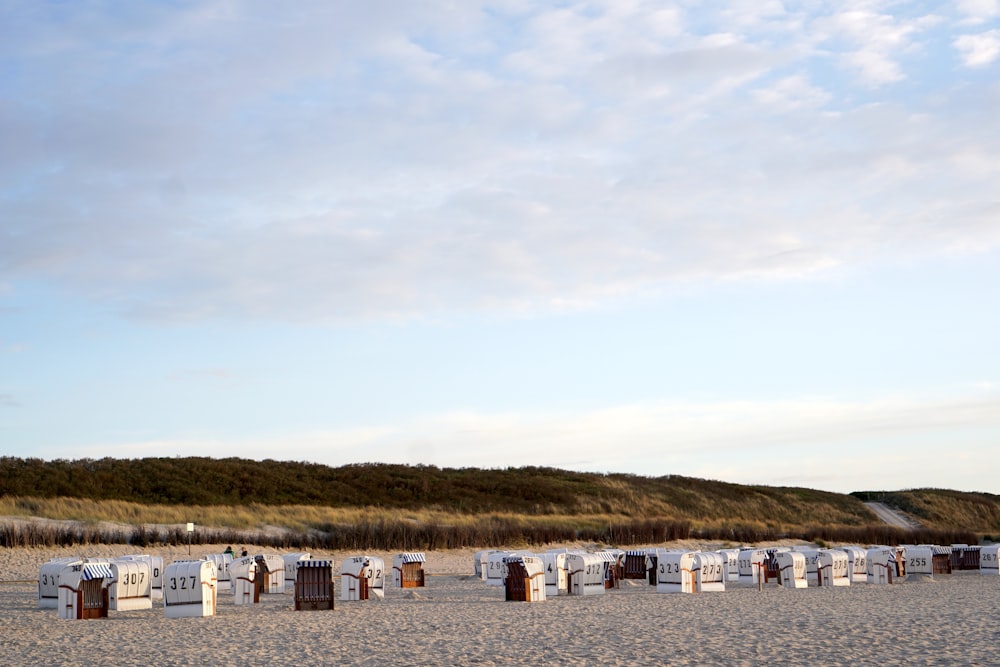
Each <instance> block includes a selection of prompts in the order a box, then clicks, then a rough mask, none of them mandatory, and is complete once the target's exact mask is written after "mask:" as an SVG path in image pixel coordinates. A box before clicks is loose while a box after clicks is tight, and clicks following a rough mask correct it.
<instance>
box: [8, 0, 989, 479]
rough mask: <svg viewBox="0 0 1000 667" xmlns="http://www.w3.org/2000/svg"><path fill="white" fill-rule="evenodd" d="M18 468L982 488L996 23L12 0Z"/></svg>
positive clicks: (447, 5)
mask: <svg viewBox="0 0 1000 667" xmlns="http://www.w3.org/2000/svg"><path fill="white" fill-rule="evenodd" d="M0 142H2V150H0V452H2V453H3V454H5V455H12V456H22V457H26V456H37V457H41V458H45V459H55V458H70V459H76V458H83V457H91V458H99V457H104V456H113V457H129V458H136V457H145V456H187V455H209V456H216V457H228V456H239V457H246V458H254V459H265V458H272V459H282V460H299V461H317V462H321V463H327V464H330V465H341V464H346V463H353V462H366V461H384V462H394V463H427V464H434V465H438V466H443V467H466V466H476V467H506V466H523V465H544V466H555V467H560V468H570V469H576V470H587V471H596V472H630V473H638V474H643V475H657V476H658V475H667V474H678V475H689V476H696V477H704V478H712V479H722V480H726V481H733V482H742V483H758V484H770V485H796V486H798V485H801V486H809V487H814V488H821V489H828V490H833V491H844V492H847V491H853V490H860V489H900V488H913V487H925V486H935V487H945V488H955V489H961V490H968V491H989V492H992V493H1000V475H998V474H997V472H998V471H1000V354H998V352H997V341H998V340H1000V335H998V332H1000V308H998V307H997V304H998V303H1000V187H998V185H997V184H998V183H1000V1H998V0H967V1H962V2H955V3H933V2H910V3H900V2H881V1H877V0H876V1H859V2H842V3H817V2H808V1H803V2H785V3H781V2H771V3H768V2H759V1H755V2H730V3H713V4H711V5H710V8H707V9H706V7H705V6H704V5H703V3H695V2H675V3H668V2H642V1H639V0H635V1H622V0H613V1H609V2H580V3H577V2H558V3H533V2H527V1H520V0H510V1H508V2H493V3H478V2H461V3H452V2H423V3H393V2H369V3H360V4H359V3H339V2H327V1H325V0H324V1H323V2H297V3H293V4H292V5H291V6H289V5H288V4H287V3H285V4H284V5H281V6H279V5H277V4H275V3H270V2H249V1H242V0H226V1H221V0H220V1H215V2H213V1H206V2H173V3H162V2H155V3H154V2H139V1H136V2H86V1H83V2H72V3H61V2H52V3H45V2H37V1H25V2H17V1H0Z"/></svg>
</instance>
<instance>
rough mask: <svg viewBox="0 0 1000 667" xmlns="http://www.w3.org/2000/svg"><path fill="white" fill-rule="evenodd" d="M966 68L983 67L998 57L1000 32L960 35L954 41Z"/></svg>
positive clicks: (999, 55) (999, 54) (999, 52)
mask: <svg viewBox="0 0 1000 667" xmlns="http://www.w3.org/2000/svg"><path fill="white" fill-rule="evenodd" d="M954 46H955V48H956V49H957V50H958V51H959V53H961V54H962V61H963V62H964V63H965V66H966V67H985V66H986V65H989V64H991V63H992V62H994V61H995V60H996V59H997V57H1000V30H990V31H989V32H984V33H980V34H978V35H961V36H960V37H957V38H956V39H955V41H954Z"/></svg>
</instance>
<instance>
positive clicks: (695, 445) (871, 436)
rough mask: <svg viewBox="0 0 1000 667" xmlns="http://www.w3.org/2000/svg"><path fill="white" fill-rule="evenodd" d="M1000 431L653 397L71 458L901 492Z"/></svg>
mask: <svg viewBox="0 0 1000 667" xmlns="http://www.w3.org/2000/svg"><path fill="white" fill-rule="evenodd" d="M998 429H1000V402H998V401H997V399H996V398H995V397H993V398H983V397H982V396H978V397H965V398H958V399H942V398H936V397H906V396H901V397H887V398H881V399H876V400H872V401H869V402H846V401H838V400H833V399H801V400H786V401H774V402H763V401H756V402H755V401H742V402H704V403H694V402H659V403H637V404H628V405H618V406H609V407H605V408H600V409H595V410H590V411H581V412H564V413H536V414H531V413H506V414H489V413H482V412H450V413H442V414H437V415H430V416H424V417H421V418H417V419H414V420H411V421H405V422H397V423H393V424H381V425H379V426H356V427H352V428H346V429H343V430H336V431H327V432H313V433H305V434H300V435H297V436H296V435H289V436H282V437H281V438H275V439H248V440H239V441H228V442H227V441H218V440H214V439H207V440H203V439H190V440H185V441H167V442H164V441H156V442H142V441H136V442H128V443H124V444H118V445H100V446H97V447H94V448H93V449H92V451H90V452H88V451H87V450H86V449H84V450H74V453H73V454H72V456H75V457H79V456H98V455H100V456H108V455H116V454H115V452H120V453H122V454H125V453H127V454H128V455H129V456H147V455H149V456H152V455H157V453H158V452H163V451H170V452H174V453H176V455H179V456H187V455H199V454H202V455H203V454H204V452H206V451H211V452H213V455H215V456H220V457H224V456H242V457H246V458H258V459H262V458H282V457H283V454H282V452H288V451H299V452H309V453H310V454H309V458H310V460H315V461H317V462H320V463H325V464H329V465H344V464H348V463H359V462H366V461H373V460H379V461H388V462H398V463H411V464H416V463H425V464H441V462H439V461H437V460H435V456H436V453H437V452H448V457H447V463H446V464H445V465H448V466H450V467H484V468H489V467H507V466H524V465H541V466H553V467H559V468H569V469H582V470H589V471H596V472H629V473H635V474H640V475H646V476H658V475H666V474H679V475H685V476H695V477H703V478H711V479H725V480H727V481H734V482H743V483H764V484H791V485H798V486H809V485H812V484H815V485H817V486H818V487H819V488H826V489H831V490H839V491H851V490H858V487H856V486H855V487H854V488H848V487H847V486H846V485H857V484H861V485H868V486H870V487H871V488H892V486H891V485H892V483H893V482H892V480H899V481H898V482H897V483H896V488H900V487H899V485H902V484H906V482H904V481H903V480H907V479H909V480H911V482H910V484H911V485H912V484H913V483H914V482H913V481H912V480H923V484H926V485H927V486H948V485H952V486H956V485H959V486H960V485H961V484H962V483H961V482H959V481H958V480H961V479H963V475H964V479H970V478H969V475H968V473H969V470H968V461H969V460H972V461H977V462H978V464H979V465H980V466H981V468H982V469H983V470H993V469H995V468H996V465H997V464H998V463H1000V461H998V460H997V459H996V452H995V451H994V447H993V443H994V441H995V437H996V433H997V432H998ZM942 439H948V442H949V447H950V449H951V451H952V452H953V454H954V456H952V457H946V458H947V459H948V460H947V461H945V460H944V459H942V458H941V456H940V451H941V447H942ZM962 461H965V462H964V463H963V462H962ZM865 470H867V471H868V472H867V473H866V472H864V471H865ZM973 479H976V480H978V483H981V484H982V487H981V488H983V489H987V488H993V485H995V484H994V482H993V481H992V480H991V478H988V477H986V476H985V475H984V476H980V477H978V478H975V477H973ZM918 483H920V482H918ZM973 483H976V482H973ZM887 485H890V486H887ZM956 488H957V487H956Z"/></svg>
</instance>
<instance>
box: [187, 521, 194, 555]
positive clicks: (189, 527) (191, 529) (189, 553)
mask: <svg viewBox="0 0 1000 667" xmlns="http://www.w3.org/2000/svg"><path fill="white" fill-rule="evenodd" d="M187 529H188V556H190V555H191V533H193V532H194V524H193V523H190V522H189V523H188V525H187Z"/></svg>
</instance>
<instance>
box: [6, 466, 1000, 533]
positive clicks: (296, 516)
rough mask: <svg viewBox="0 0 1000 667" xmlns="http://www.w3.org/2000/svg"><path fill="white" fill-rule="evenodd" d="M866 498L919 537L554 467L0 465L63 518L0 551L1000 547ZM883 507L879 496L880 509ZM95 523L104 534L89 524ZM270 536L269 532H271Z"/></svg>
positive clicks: (986, 505)
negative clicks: (188, 529)
mask: <svg viewBox="0 0 1000 667" xmlns="http://www.w3.org/2000/svg"><path fill="white" fill-rule="evenodd" d="M881 495H882V497H881V498H878V499H880V500H883V501H885V502H889V503H891V504H894V505H896V506H897V507H900V508H901V509H903V510H905V511H907V512H909V513H910V514H912V515H914V516H915V517H917V518H919V519H921V520H922V521H923V522H924V525H925V526H927V530H926V531H924V532H923V533H921V534H920V535H919V538H920V539H917V538H918V535H916V534H914V533H907V532H905V531H896V530H894V529H890V528H888V527H886V526H883V525H881V524H879V522H878V521H877V519H876V518H875V517H874V515H873V514H872V513H871V512H870V511H869V510H868V509H867V508H866V507H865V506H864V504H863V501H864V500H867V499H868V497H867V496H866V495H865V494H864V493H858V494H853V495H845V494H838V493H829V492H824V491H817V490H813V489H805V488H792V487H766V486H747V485H740V484H730V483H726V482H721V481H714V480H703V479H694V478H687V477H678V476H666V477H655V478H653V477H641V476H636V475H624V474H594V473H578V472H570V471H565V470H556V469H551V468H536V467H525V468H507V469H493V470H483V469H472V468H462V469H449V468H443V469H442V468H437V467H435V466H405V465H389V464H362V465H348V466H343V467H339V468H332V467H328V466H324V465H319V464H313V463H301V462H287V461H272V460H266V461H250V460H244V459H232V458H230V459H211V458H202V457H191V458H148V459H110V458H107V459H100V460H92V459H83V460H78V461H67V460H56V461H43V460H41V459H18V458H12V457H3V458H0V515H6V516H15V517H38V518H48V519H71V520H75V521H77V522H80V525H79V526H78V527H76V528H73V529H65V530H68V531H69V532H67V533H59V532H58V530H57V529H54V528H53V529H47V528H44V527H39V526H37V525H33V526H31V527H28V526H25V525H23V524H11V525H9V526H7V528H6V532H0V546H2V545H8V546H16V545H21V544H26V543H32V544H45V543H53V541H54V543H60V544H65V543H74V541H77V542H81V543H86V542H88V541H95V540H96V541H102V540H103V541H109V540H110V541H127V542H130V543H136V544H137V545H139V544H143V543H151V542H157V541H161V542H172V541H175V540H178V539H181V540H183V539H185V538H186V535H180V534H179V531H180V529H179V528H178V527H177V526H178V525H180V524H183V523H186V522H188V521H193V522H195V523H196V524H197V525H198V526H199V527H200V528H201V527H205V528H206V529H210V530H202V531H201V532H199V533H198V537H197V538H196V539H201V540H205V541H213V540H216V539H218V540H221V541H226V542H258V543H261V542H262V541H263V542H264V543H268V544H272V545H273V546H276V547H309V548H322V547H326V548H362V547H367V548H387V549H391V548H408V549H410V548H412V549H430V548H450V547H467V546H490V545H499V544H524V545H532V544H544V543H546V542H554V541H573V540H587V541H593V542H602V543H608V544H619V545H627V544H643V543H647V544H648V543H657V542H664V541H669V540H674V539H685V538H699V539H712V540H722V541H731V542H733V543H749V542H757V541H764V540H774V539H780V538H785V537H798V538H803V539H808V540H826V541H853V542H865V543H900V542H914V541H919V542H938V543H951V542H961V541H973V540H978V538H979V536H980V535H983V534H990V533H994V534H996V533H1000V504H998V500H1000V499H998V498H997V497H996V496H989V495H988V494H962V493H959V492H948V491H907V492H896V493H895V494H881ZM889 496H892V497H889ZM100 522H111V525H101V523H100ZM275 527H279V528H280V530H275V529H274V528H275ZM32 531H34V532H32Z"/></svg>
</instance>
